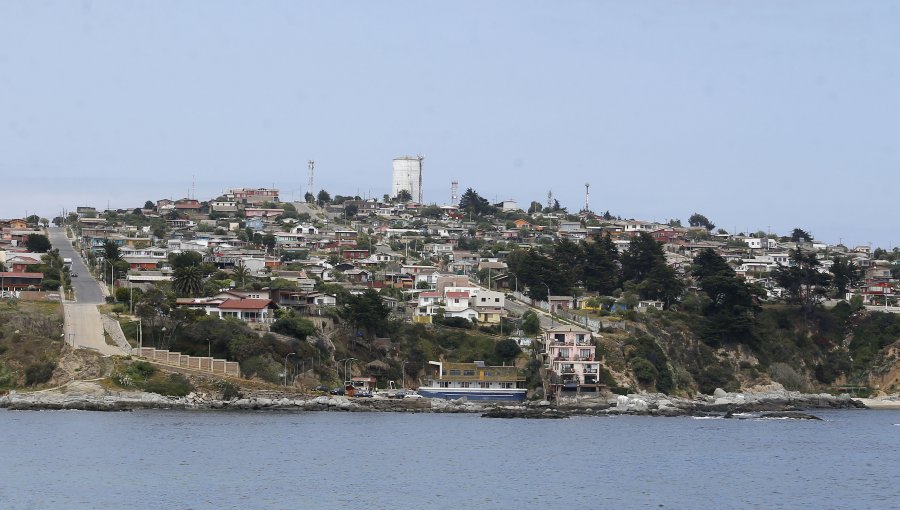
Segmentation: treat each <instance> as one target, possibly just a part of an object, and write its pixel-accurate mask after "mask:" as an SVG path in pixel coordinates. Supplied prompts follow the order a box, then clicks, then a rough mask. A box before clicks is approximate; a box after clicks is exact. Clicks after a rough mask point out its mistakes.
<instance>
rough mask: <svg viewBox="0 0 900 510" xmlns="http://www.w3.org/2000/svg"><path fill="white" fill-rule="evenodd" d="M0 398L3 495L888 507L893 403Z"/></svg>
mask: <svg viewBox="0 0 900 510" xmlns="http://www.w3.org/2000/svg"><path fill="white" fill-rule="evenodd" d="M816 414H818V415H819V416H821V417H823V418H825V419H826V421H824V422H806V421H793V420H723V419H705V420H704V419H693V418H648V417H615V418H593V417H583V418H573V419H567V420H491V419H484V418H480V417H479V416H477V415H440V414H399V413H336V412H335V413H325V412H319V413H313V412H308V413H297V414H280V413H273V412H261V413H225V412H221V413H218V412H182V411H171V412H170V411H140V412H133V413H90V412H80V411H57V412H53V411H50V412H47V411H45V412H13V411H4V410H0V508H3V509H32V508H33V509H81V508H85V509H121V508H140V509H143V508H148V509H155V510H163V509H230V508H237V509H243V508H254V509H255V508H261V509H262V508H265V509H269V508H273V509H280V508H285V509H287V508H290V509H307V508H353V509H381V508H391V509H392V508H404V509H406V508H409V509H417V510H418V509H437V508H471V509H482V508H510V509H513V508H516V509H518V508H543V509H567V510H575V509H577V508H591V509H595V508H792V509H793V508H816V509H820V508H821V509H824V508H835V509H838V508H840V509H845V508H898V507H900V412H897V411H830V412H818V413H816Z"/></svg>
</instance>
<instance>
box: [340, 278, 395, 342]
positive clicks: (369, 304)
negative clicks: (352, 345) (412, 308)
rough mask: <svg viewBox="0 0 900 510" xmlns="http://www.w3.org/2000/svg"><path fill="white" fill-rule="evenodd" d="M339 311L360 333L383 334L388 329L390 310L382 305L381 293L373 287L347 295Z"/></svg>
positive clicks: (369, 334)
mask: <svg viewBox="0 0 900 510" xmlns="http://www.w3.org/2000/svg"><path fill="white" fill-rule="evenodd" d="M341 312H342V315H343V316H344V318H345V319H346V320H347V321H348V322H350V323H351V324H353V326H354V328H355V329H356V330H357V331H358V332H360V333H365V334H366V335H368V336H376V335H384V334H385V333H386V332H387V330H388V315H389V313H390V310H388V308H387V306H385V305H384V302H383V301H382V299H381V295H380V294H378V292H376V291H375V290H373V289H368V290H366V291H365V292H364V293H362V294H361V295H359V296H354V295H351V296H349V297H348V298H347V303H346V304H345V305H344V307H343V310H342V311H341Z"/></svg>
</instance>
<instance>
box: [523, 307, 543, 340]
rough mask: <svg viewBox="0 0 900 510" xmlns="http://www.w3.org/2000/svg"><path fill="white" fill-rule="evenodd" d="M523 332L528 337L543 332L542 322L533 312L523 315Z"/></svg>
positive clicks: (529, 311)
mask: <svg viewBox="0 0 900 510" xmlns="http://www.w3.org/2000/svg"><path fill="white" fill-rule="evenodd" d="M522 332H523V333H525V334H526V335H531V336H534V335H537V334H538V333H540V332H541V320H540V319H539V318H538V316H537V314H536V313H534V312H533V311H531V310H528V311H527V312H525V314H524V315H522Z"/></svg>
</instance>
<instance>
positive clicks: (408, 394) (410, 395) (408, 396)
mask: <svg viewBox="0 0 900 510" xmlns="http://www.w3.org/2000/svg"><path fill="white" fill-rule="evenodd" d="M403 398H424V397H423V396H422V395H419V394H418V393H415V392H410V393H407V394H406V395H403Z"/></svg>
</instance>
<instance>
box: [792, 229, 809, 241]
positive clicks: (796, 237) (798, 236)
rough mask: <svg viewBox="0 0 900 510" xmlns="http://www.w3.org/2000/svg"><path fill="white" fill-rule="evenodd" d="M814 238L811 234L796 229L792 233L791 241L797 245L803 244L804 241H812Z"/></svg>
mask: <svg viewBox="0 0 900 510" xmlns="http://www.w3.org/2000/svg"><path fill="white" fill-rule="evenodd" d="M812 240H813V236H812V234H810V233H809V232H807V231H805V230H803V229H801V228H795V229H794V230H792V231H791V241H793V242H795V243H799V242H803V241H812Z"/></svg>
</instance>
